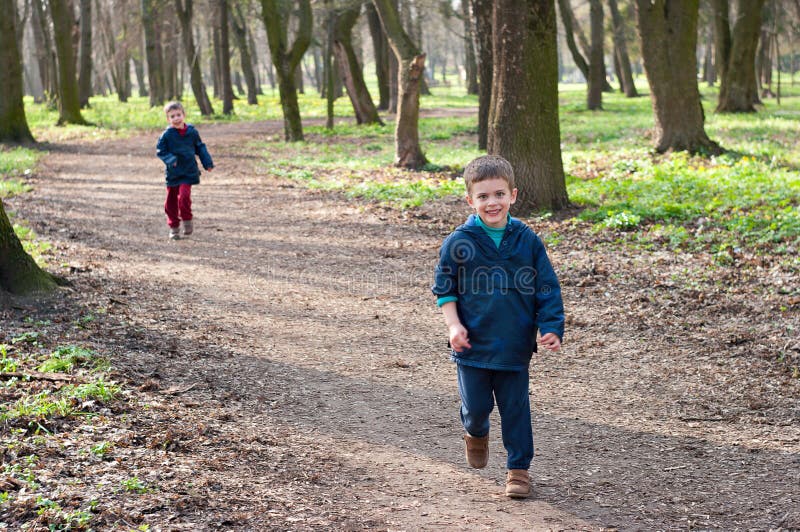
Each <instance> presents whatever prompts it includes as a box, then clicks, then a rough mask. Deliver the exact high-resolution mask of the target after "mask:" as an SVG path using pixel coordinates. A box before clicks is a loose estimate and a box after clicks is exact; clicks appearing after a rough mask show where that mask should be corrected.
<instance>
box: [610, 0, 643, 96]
mask: <svg viewBox="0 0 800 532" xmlns="http://www.w3.org/2000/svg"><path fill="white" fill-rule="evenodd" d="M608 6H609V9H610V10H611V21H612V27H613V28H614V47H615V51H614V57H615V58H616V60H617V61H618V63H619V70H620V85H621V88H622V91H623V92H624V93H625V96H627V97H628V98H635V97H636V96H639V93H638V92H637V91H636V85H635V84H634V83H633V72H632V69H631V59H630V57H629V56H628V43H627V42H625V21H624V20H623V18H622V15H621V14H620V12H619V7H618V5H617V0H608Z"/></svg>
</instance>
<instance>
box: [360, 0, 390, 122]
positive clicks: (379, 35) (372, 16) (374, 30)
mask: <svg viewBox="0 0 800 532" xmlns="http://www.w3.org/2000/svg"><path fill="white" fill-rule="evenodd" d="M365 9H366V12H367V22H368V24H369V32H370V35H371V36H372V49H373V52H374V54H373V55H374V56H375V75H376V76H377V78H378V94H379V95H380V101H379V103H378V110H379V111H386V110H388V109H389V99H390V98H389V96H390V95H389V90H390V89H389V78H390V75H389V54H390V53H391V52H390V50H389V41H387V40H386V34H385V33H384V31H383V27H382V26H381V19H380V18H379V17H378V13H377V11H375V6H373V5H372V3H370V2H367V3H366V4H365Z"/></svg>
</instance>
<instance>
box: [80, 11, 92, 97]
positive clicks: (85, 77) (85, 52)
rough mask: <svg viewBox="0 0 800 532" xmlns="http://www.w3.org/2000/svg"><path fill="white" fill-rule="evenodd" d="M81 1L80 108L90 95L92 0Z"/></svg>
mask: <svg viewBox="0 0 800 532" xmlns="http://www.w3.org/2000/svg"><path fill="white" fill-rule="evenodd" d="M80 2H81V48H80V72H79V74H78V99H79V101H80V105H81V108H84V107H89V96H91V95H92V0H80Z"/></svg>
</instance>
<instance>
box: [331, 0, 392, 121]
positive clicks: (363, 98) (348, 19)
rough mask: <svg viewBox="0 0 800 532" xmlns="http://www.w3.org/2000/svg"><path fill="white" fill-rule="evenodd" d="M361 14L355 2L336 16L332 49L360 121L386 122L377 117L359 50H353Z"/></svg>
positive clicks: (357, 119)
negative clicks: (365, 81)
mask: <svg viewBox="0 0 800 532" xmlns="http://www.w3.org/2000/svg"><path fill="white" fill-rule="evenodd" d="M360 14H361V6H360V5H358V4H356V5H353V6H351V7H346V8H344V9H342V10H341V11H340V12H339V14H338V16H337V17H336V23H335V25H334V34H333V50H334V53H335V54H336V58H337V59H338V61H339V72H340V74H341V76H342V81H344V85H345V87H347V95H348V96H349V97H350V102H351V103H352V104H353V110H354V111H355V114H356V122H357V123H358V124H380V125H383V121H382V120H381V118H380V116H378V110H377V109H376V108H375V104H374V103H373V101H372V96H370V94H369V90H368V89H367V85H366V83H364V73H363V71H362V69H361V65H360V64H359V63H358V57H356V51H355V50H354V49H353V37H352V32H353V26H355V23H356V20H358V16H359V15H360Z"/></svg>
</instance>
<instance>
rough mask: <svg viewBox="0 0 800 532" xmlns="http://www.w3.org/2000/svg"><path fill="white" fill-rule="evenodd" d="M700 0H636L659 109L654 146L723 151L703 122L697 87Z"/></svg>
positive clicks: (654, 99) (644, 57) (647, 68)
mask: <svg viewBox="0 0 800 532" xmlns="http://www.w3.org/2000/svg"><path fill="white" fill-rule="evenodd" d="M698 2H699V0H655V1H652V0H636V5H637V10H636V11H637V13H636V14H637V19H638V22H639V24H638V27H639V38H640V40H641V48H642V60H643V61H644V67H645V71H646V72H647V81H648V83H649V84H650V96H651V99H652V103H653V112H654V114H655V133H656V134H655V140H656V150H657V151H659V152H665V151H670V150H675V151H689V152H693V153H695V152H706V153H719V152H720V151H721V150H720V148H719V146H718V145H717V144H716V143H715V142H713V141H711V140H710V139H709V138H708V136H707V135H706V132H705V129H704V127H703V122H704V120H705V118H704V115H703V108H702V106H701V104H700V91H699V90H698V88H697V75H696V72H697V57H696V55H695V50H696V45H697V14H698Z"/></svg>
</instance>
